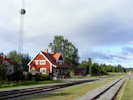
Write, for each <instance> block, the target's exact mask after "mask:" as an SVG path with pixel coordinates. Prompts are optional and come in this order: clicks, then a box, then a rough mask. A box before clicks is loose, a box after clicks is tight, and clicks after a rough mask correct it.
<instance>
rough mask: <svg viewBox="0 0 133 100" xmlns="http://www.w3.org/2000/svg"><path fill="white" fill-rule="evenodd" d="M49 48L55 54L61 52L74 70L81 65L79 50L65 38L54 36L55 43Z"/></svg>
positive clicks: (50, 44)
mask: <svg viewBox="0 0 133 100" xmlns="http://www.w3.org/2000/svg"><path fill="white" fill-rule="evenodd" d="M48 47H50V48H51V51H54V52H55V53H58V52H61V53H62V54H63V57H64V60H65V62H66V63H67V64H68V65H69V66H71V68H72V69H74V68H75V67H76V66H77V65H78V63H79V56H78V49H77V48H76V47H75V46H74V45H73V44H72V43H71V42H69V41H68V40H67V39H64V38H63V36H54V40H53V43H49V45H48Z"/></svg>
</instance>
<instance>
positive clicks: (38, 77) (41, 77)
mask: <svg viewBox="0 0 133 100" xmlns="http://www.w3.org/2000/svg"><path fill="white" fill-rule="evenodd" d="M34 77H35V80H36V81H43V80H49V79H50V77H49V76H48V75H43V74H42V73H37V74H36V75H35V76H34Z"/></svg>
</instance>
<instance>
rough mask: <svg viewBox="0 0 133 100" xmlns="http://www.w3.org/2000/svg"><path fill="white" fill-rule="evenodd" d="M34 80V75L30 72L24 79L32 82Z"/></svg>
mask: <svg viewBox="0 0 133 100" xmlns="http://www.w3.org/2000/svg"><path fill="white" fill-rule="evenodd" d="M32 78H33V75H32V74H31V73H30V72H28V73H27V74H26V75H25V76H24V79H25V80H32Z"/></svg>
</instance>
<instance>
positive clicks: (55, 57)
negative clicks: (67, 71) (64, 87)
mask: <svg viewBox="0 0 133 100" xmlns="http://www.w3.org/2000/svg"><path fill="white" fill-rule="evenodd" d="M42 53H43V54H44V55H45V56H46V57H47V59H48V60H49V61H50V62H51V63H52V64H53V65H55V66H56V67H59V68H70V66H69V65H68V64H67V63H66V62H65V61H64V63H63V64H62V65H59V64H58V63H56V61H57V60H58V59H59V57H60V56H61V53H55V54H49V53H45V52H42Z"/></svg>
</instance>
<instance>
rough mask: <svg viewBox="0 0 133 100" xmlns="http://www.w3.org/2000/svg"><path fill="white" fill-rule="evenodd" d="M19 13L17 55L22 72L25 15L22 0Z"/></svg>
mask: <svg viewBox="0 0 133 100" xmlns="http://www.w3.org/2000/svg"><path fill="white" fill-rule="evenodd" d="M19 13H20V14H21V18H20V30H19V46H18V55H19V69H18V70H22V62H21V59H22V58H21V57H22V53H23V34H24V14H25V13H26V11H25V9H24V0H22V8H21V9H20V10H19Z"/></svg>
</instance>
